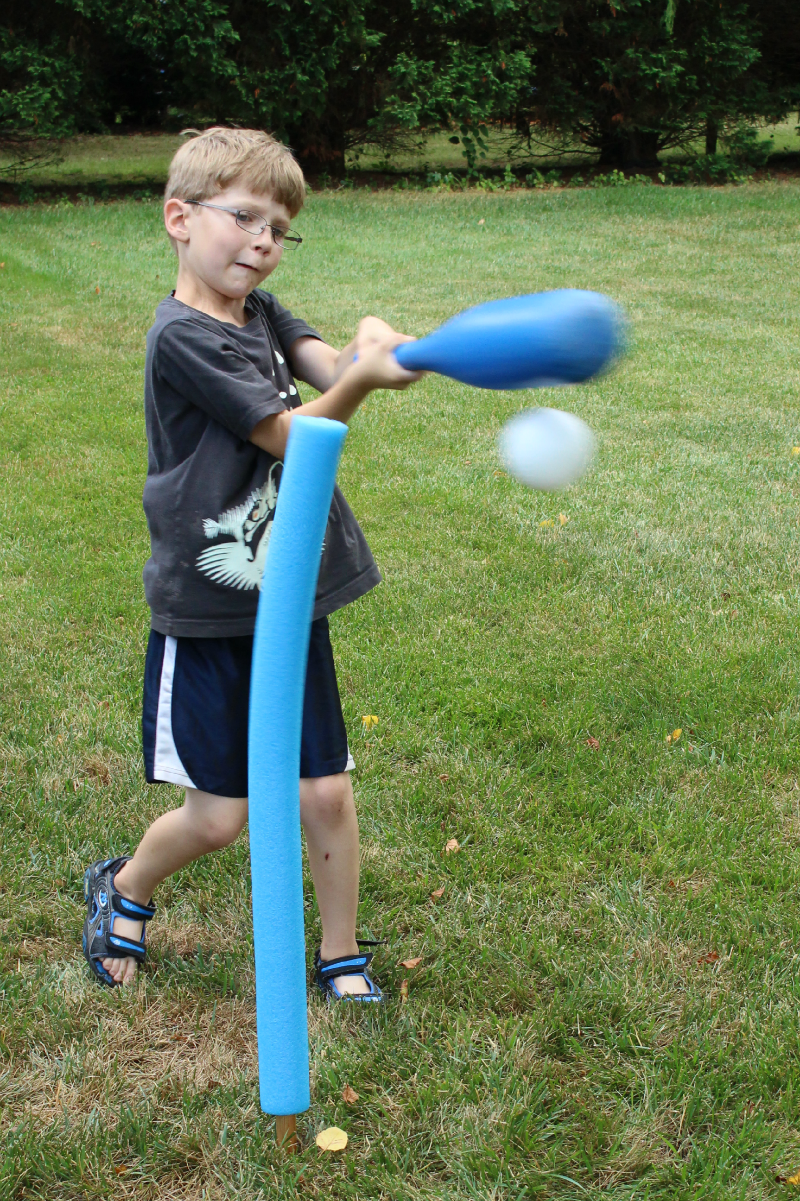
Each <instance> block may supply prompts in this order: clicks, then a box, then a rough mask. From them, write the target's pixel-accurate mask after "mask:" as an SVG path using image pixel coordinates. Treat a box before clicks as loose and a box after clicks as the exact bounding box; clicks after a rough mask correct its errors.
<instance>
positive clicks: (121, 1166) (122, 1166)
mask: <svg viewBox="0 0 800 1201" xmlns="http://www.w3.org/2000/svg"><path fill="white" fill-rule="evenodd" d="M127 1170H128V1165H127V1164H126V1163H118V1164H117V1166H116V1167H115V1168H114V1171H115V1172H116V1174H117V1175H118V1176H124V1175H125V1173H126V1172H127Z"/></svg>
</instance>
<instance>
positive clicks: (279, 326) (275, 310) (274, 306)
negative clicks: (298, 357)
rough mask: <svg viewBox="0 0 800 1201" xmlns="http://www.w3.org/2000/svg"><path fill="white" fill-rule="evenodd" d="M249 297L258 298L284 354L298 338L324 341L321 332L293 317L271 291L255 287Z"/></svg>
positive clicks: (300, 318)
mask: <svg viewBox="0 0 800 1201" xmlns="http://www.w3.org/2000/svg"><path fill="white" fill-rule="evenodd" d="M250 297H251V299H252V298H254V297H255V298H257V299H258V301H259V303H260V305H261V309H262V312H263V314H264V316H265V317H266V319H267V321H268V322H269V324H270V326H271V328H272V329H273V330H274V331H275V336H276V337H277V339H278V341H279V342H280V344H281V350H282V351H283V353H284V354H285V355H287V356H288V354H289V347H290V346H291V345H292V343H293V342H296V341H297V339H298V338H319V340H320V342H324V340H325V339H324V338H323V337H322V335H321V334H319V333H317V331H316V330H315V329H313V328H312V327H311V326H310V325H309V324H308V322H307V321H304V320H303V319H302V317H295V315H294V314H293V313H292V312H290V311H289V309H287V308H285V307H284V306H283V305H282V304H281V303H280V301H279V300H277V299H276V298H275V297H274V296H273V295H272V293H271V292H262V291H261V289H260V288H256V290H255V291H254V292H251V294H250ZM248 303H249V302H248Z"/></svg>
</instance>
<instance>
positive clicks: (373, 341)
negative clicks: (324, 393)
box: [333, 317, 419, 388]
mask: <svg viewBox="0 0 800 1201" xmlns="http://www.w3.org/2000/svg"><path fill="white" fill-rule="evenodd" d="M387 338H395V339H396V341H395V343H394V345H395V346H399V345H400V343H401V342H413V341H414V339H413V338H410V337H408V335H406V334H398V333H397V331H396V330H394V329H392V327H391V325H388V324H387V322H385V321H381V319H380V317H362V319H361V321H359V323H358V333H357V334H356V336H355V338H353V340H352V342H349V343H348V344H347V346H345V348H344V350H342V351H341V352H340V354H339V356H338V358H337V360H336V364H335V366H334V370H333V380H334V381H335V380H337V379H340V378H341V377H342V375H343V374H344V372H345V371H346V370H347V369H348V367H349V366H350V364H351V363H352V362H353V361H354V360H355V359H359V360H360V359H362V358H363V356H364V355H365V354H366V353H367V352H368V350H369V349H370V347H372V346H381V345H383V343H384V342H385V340H386V339H387ZM407 374H408V373H407ZM415 378H417V379H418V378H419V376H416V377H415ZM410 382H411V381H410V380H409V381H407V383H410ZM379 386H380V387H382V388H386V387H394V386H400V387H402V386H407V384H406V385H392V384H381V385H379Z"/></svg>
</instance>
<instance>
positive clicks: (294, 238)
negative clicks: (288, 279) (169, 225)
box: [184, 200, 303, 249]
mask: <svg viewBox="0 0 800 1201" xmlns="http://www.w3.org/2000/svg"><path fill="white" fill-rule="evenodd" d="M184 203H185V204H199V205H200V207H201V208H204V209H219V211H220V212H221V213H230V214H231V216H233V217H235V218H236V224H237V225H238V226H239V229H243V230H244V232H245V233H246V234H263V232H264V230H265V229H266V228H267V226H268V225H269V221H267V219H266V217H262V216H261V215H260V214H259V213H251V212H250V210H249V209H229V208H225V207H224V205H221V204H206V202H205V200H186V201H184ZM269 228H270V231H271V233H272V240H273V242H274V243H275V245H276V246H280V247H281V249H293V248H294V247H296V246H299V245H300V243H301V242H302V240H303V239H302V238H301V237H300V235H299V234H296V233H295V232H294V230H293V229H282V228H281V227H280V226H279V225H277V226H276V225H269Z"/></svg>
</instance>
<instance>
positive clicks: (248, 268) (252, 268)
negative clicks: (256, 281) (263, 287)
mask: <svg viewBox="0 0 800 1201" xmlns="http://www.w3.org/2000/svg"><path fill="white" fill-rule="evenodd" d="M235 266H237V267H244V268H245V269H246V270H247V271H256V272H257V271H258V270H259V268H258V267H254V266H253V264H252V263H240V262H238V261H237V262H236V263H235Z"/></svg>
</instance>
